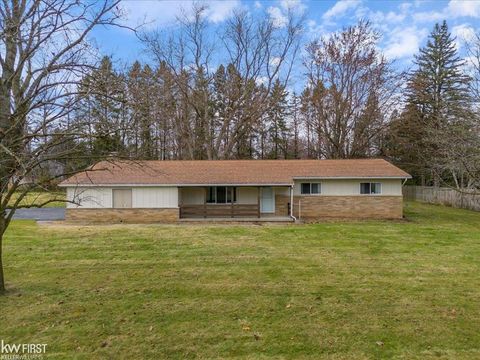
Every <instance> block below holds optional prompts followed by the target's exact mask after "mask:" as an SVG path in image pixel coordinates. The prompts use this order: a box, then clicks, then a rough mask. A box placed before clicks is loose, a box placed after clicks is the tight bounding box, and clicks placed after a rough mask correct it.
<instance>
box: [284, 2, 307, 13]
mask: <svg viewBox="0 0 480 360" xmlns="http://www.w3.org/2000/svg"><path fill="white" fill-rule="evenodd" d="M280 6H281V7H282V8H283V9H284V10H291V11H294V12H296V13H298V14H303V13H304V12H305V10H306V9H307V6H306V5H305V4H304V3H303V1H302V0H281V1H280Z"/></svg>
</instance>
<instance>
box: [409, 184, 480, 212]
mask: <svg viewBox="0 0 480 360" xmlns="http://www.w3.org/2000/svg"><path fill="white" fill-rule="evenodd" d="M403 197H404V198H405V199H406V200H416V201H422V202H426V203H430V204H441V205H447V206H452V207H456V208H462V209H469V210H476V211H480V194H473V193H469V190H464V191H456V190H454V189H451V188H444V187H433V186H404V187H403Z"/></svg>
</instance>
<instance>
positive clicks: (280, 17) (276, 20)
mask: <svg viewBox="0 0 480 360" xmlns="http://www.w3.org/2000/svg"><path fill="white" fill-rule="evenodd" d="M267 13H268V15H270V19H271V20H272V21H273V26H275V27H277V28H281V27H284V26H286V25H287V22H288V19H287V17H286V16H285V15H284V14H283V12H282V10H281V9H280V8H278V7H276V6H270V7H269V8H268V9H267Z"/></svg>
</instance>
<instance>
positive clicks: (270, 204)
mask: <svg viewBox="0 0 480 360" xmlns="http://www.w3.org/2000/svg"><path fill="white" fill-rule="evenodd" d="M260 212H262V213H273V212H275V196H274V194H273V188H271V187H263V188H262V197H261V201H260Z"/></svg>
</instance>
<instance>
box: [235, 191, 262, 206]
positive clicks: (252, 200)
mask: <svg viewBox="0 0 480 360" xmlns="http://www.w3.org/2000/svg"><path fill="white" fill-rule="evenodd" d="M257 202H258V189H257V188H256V187H237V203H238V204H256V203H257Z"/></svg>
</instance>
